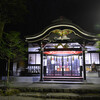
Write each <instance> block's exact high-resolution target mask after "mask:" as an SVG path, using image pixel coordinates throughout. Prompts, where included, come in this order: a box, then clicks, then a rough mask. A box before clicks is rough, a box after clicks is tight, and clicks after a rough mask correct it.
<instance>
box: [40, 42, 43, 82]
mask: <svg viewBox="0 0 100 100" xmlns="http://www.w3.org/2000/svg"><path fill="white" fill-rule="evenodd" d="M40 50H41V70H40V81H43V44H42V42H41V48H40Z"/></svg>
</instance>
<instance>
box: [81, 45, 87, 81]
mask: <svg viewBox="0 0 100 100" xmlns="http://www.w3.org/2000/svg"><path fill="white" fill-rule="evenodd" d="M82 50H83V73H84V80H86V68H85V43H83V47H82Z"/></svg>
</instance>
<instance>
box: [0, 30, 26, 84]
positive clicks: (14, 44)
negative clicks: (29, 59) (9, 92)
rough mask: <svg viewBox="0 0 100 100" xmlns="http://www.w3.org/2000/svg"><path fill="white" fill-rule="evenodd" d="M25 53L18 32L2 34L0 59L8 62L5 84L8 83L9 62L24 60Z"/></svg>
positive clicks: (23, 44)
mask: <svg viewBox="0 0 100 100" xmlns="http://www.w3.org/2000/svg"><path fill="white" fill-rule="evenodd" d="M26 51H27V48H26V47H25V42H23V41H22V40H21V38H20V33H19V32H14V31H13V32H10V33H3V36H2V40H1V43H0V58H1V59H5V60H6V61H7V62H8V63H7V64H8V72H7V83H9V69H10V61H11V60H13V61H14V60H18V59H19V60H21V59H26V58H25V54H26Z"/></svg>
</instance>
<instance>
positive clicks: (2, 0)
mask: <svg viewBox="0 0 100 100" xmlns="http://www.w3.org/2000/svg"><path fill="white" fill-rule="evenodd" d="M26 3H27V0H0V40H1V38H2V34H3V31H4V26H5V24H6V23H11V22H12V23H16V22H22V21H24V20H23V19H24V16H25V15H26V13H27V12H28V10H27V6H26Z"/></svg>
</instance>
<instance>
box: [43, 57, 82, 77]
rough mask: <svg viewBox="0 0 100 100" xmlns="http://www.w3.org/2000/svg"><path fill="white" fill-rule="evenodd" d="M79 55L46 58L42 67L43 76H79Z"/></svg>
mask: <svg viewBox="0 0 100 100" xmlns="http://www.w3.org/2000/svg"><path fill="white" fill-rule="evenodd" d="M81 59H82V57H81V56H79V55H71V56H55V55H52V56H48V55H47V56H46V60H45V61H46V66H45V67H44V76H61V77H62V76H63V77H64V76H65V77H77V76H78V77H79V76H81V72H82V71H81V63H82V62H81V61H82V60H81Z"/></svg>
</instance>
